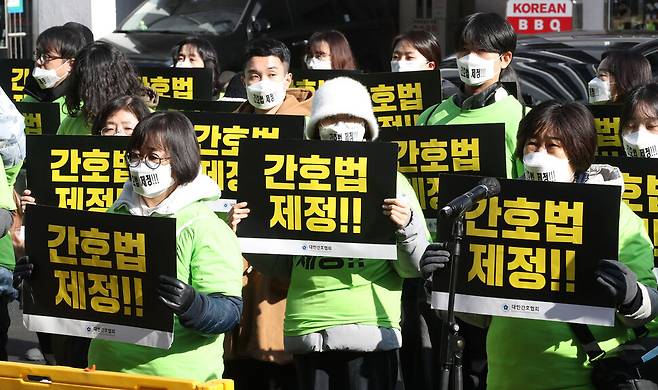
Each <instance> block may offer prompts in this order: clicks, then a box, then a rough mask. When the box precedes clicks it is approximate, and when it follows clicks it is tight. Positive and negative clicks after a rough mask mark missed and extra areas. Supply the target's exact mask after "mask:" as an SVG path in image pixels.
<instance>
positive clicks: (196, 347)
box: [19, 112, 242, 382]
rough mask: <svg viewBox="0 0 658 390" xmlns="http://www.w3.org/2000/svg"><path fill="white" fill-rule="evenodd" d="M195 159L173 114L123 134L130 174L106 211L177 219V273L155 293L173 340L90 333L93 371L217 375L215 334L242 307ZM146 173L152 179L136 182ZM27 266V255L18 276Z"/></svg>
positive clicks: (236, 253) (183, 125)
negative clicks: (159, 344) (160, 342)
mask: <svg viewBox="0 0 658 390" xmlns="http://www.w3.org/2000/svg"><path fill="white" fill-rule="evenodd" d="M200 159H201V157H200V154H199V147H198V143H197V140H196V135H195V132H194V128H193V127H192V124H191V123H190V121H189V120H188V119H187V118H186V117H185V116H184V115H183V114H181V113H178V112H157V113H153V114H151V115H150V116H148V117H146V118H145V119H144V120H142V121H141V122H140V123H139V124H138V125H137V127H136V128H135V130H134V132H133V134H132V136H131V138H130V141H129V144H128V148H127V153H126V161H127V163H128V166H129V168H128V169H129V171H130V177H131V179H130V180H128V181H127V182H126V184H125V185H124V187H123V191H122V193H121V196H120V197H119V199H117V201H116V202H115V203H114V205H113V206H112V207H111V209H110V210H109V212H111V213H118V214H131V215H139V216H147V217H148V216H153V217H166V218H175V219H176V227H177V231H176V253H177V265H176V269H177V277H176V278H172V277H168V276H164V275H161V276H160V278H159V279H160V283H159V286H158V291H157V292H158V296H159V299H160V301H162V302H163V303H164V305H165V306H166V307H167V308H168V309H169V310H171V312H172V313H173V314H175V316H174V341H173V344H172V346H171V347H170V348H169V349H160V348H152V347H145V346H141V345H133V344H128V343H122V342H115V341H110V340H100V339H94V340H92V342H91V345H90V347H89V364H90V365H96V368H97V369H99V370H107V371H121V372H128V373H139V374H147V375H157V376H166V377H172V378H181V379H190V380H195V381H198V382H205V381H209V380H212V379H220V378H221V377H222V371H223V365H222V355H223V348H222V344H223V340H224V337H223V335H222V333H224V332H226V331H228V330H229V329H231V328H232V327H233V326H235V325H236V324H237V323H238V321H239V319H240V313H241V311H242V299H241V297H240V295H241V290H242V255H241V253H240V247H239V244H238V241H237V238H236V237H235V234H234V233H233V232H232V231H231V229H230V228H229V227H228V226H227V225H226V223H225V222H224V221H222V220H221V219H219V217H217V216H216V215H215V213H214V212H213V211H212V210H211V209H210V207H209V206H208V203H209V202H212V201H214V200H217V199H219V197H220V191H219V188H218V187H217V184H216V183H215V182H214V181H213V180H212V179H210V178H209V177H207V176H206V175H203V174H201V173H199V166H200ZM145 175H148V176H149V177H152V176H154V175H156V176H157V180H149V181H146V180H140V178H141V177H143V176H145ZM146 183H149V184H146ZM153 260H154V261H157V259H153ZM34 268H35V264H32V263H30V262H29V259H28V261H26V262H25V263H24V265H23V266H22V267H21V274H20V276H19V278H22V279H24V278H28V277H30V276H31V274H32V272H33V270H34Z"/></svg>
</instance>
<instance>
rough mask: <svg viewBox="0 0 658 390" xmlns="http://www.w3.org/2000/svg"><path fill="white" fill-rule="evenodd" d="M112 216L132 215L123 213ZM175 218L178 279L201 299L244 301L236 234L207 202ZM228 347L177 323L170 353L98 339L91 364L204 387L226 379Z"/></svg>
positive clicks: (217, 337)
mask: <svg viewBox="0 0 658 390" xmlns="http://www.w3.org/2000/svg"><path fill="white" fill-rule="evenodd" d="M109 212H116V213H122V214H127V213H128V211H127V210H126V209H125V208H123V207H122V208H119V209H118V210H113V209H110V210H109ZM173 217H175V218H176V231H177V236H176V254H177V277H178V279H180V280H182V281H184V282H186V283H188V284H190V285H191V286H192V287H194V289H195V290H196V291H197V292H199V293H204V294H210V293H221V294H223V295H230V296H236V297H239V296H241V295H242V254H241V252H240V246H239V244H238V240H237V238H236V237H235V234H234V233H233V231H232V230H231V229H230V228H229V227H228V226H227V225H226V223H224V222H223V221H221V220H220V219H219V218H218V217H217V216H216V215H215V214H214V213H213V212H212V211H211V210H210V209H209V208H208V207H207V206H206V205H205V204H204V202H195V203H192V204H190V205H188V206H186V207H184V208H182V209H181V210H180V211H178V212H177V213H176V214H175V215H174V216H173ZM154 260H157V259H154ZM223 343H224V335H210V334H202V333H199V332H197V331H194V330H192V329H188V328H185V327H183V326H182V325H181V324H180V322H179V321H178V319H176V318H174V342H173V344H172V345H171V348H170V349H168V350H166V349H160V348H151V347H145V346H141V345H134V344H127V343H120V342H114V341H109V340H100V339H94V340H92V342H91V345H90V347H89V364H90V365H91V364H95V365H96V368H98V369H99V370H106V371H121V372H128V373H134V374H146V375H156V376H166V377H173V378H181V379H190V380H195V381H200V382H205V381H209V380H212V379H221V378H222V372H223V370H224V367H223V355H224V349H223Z"/></svg>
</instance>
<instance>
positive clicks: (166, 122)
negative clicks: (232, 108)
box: [126, 111, 201, 186]
mask: <svg viewBox="0 0 658 390" xmlns="http://www.w3.org/2000/svg"><path fill="white" fill-rule="evenodd" d="M151 140H152V141H154V142H156V143H157V144H160V145H162V147H163V149H165V150H166V151H167V153H169V157H170V160H169V161H170V163H171V173H172V176H173V179H174V181H175V183H176V185H177V186H180V185H184V184H187V183H190V182H191V181H192V180H194V179H195V178H196V177H197V175H198V174H199V170H200V169H201V156H200V153H199V144H198V142H197V138H196V133H195V132H194V127H193V126H192V123H191V122H190V120H189V119H187V117H186V116H185V115H183V114H181V113H180V112H177V111H159V112H154V113H152V114H150V115H148V116H147V117H146V118H144V119H142V120H141V121H140V122H139V124H137V126H136V127H135V129H134V130H133V133H132V135H131V136H130V140H129V141H128V148H127V150H126V151H127V152H132V151H135V150H141V148H142V147H143V146H144V145H145V144H146V143H147V142H149V141H151Z"/></svg>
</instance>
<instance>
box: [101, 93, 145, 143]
mask: <svg viewBox="0 0 658 390" xmlns="http://www.w3.org/2000/svg"><path fill="white" fill-rule="evenodd" d="M150 113H151V111H150V110H149V108H148V106H146V103H144V100H142V99H141V98H139V97H137V96H120V97H118V98H115V99H112V100H110V101H109V102H108V103H107V104H106V105H105V106H103V109H102V110H101V112H100V114H99V115H98V117H97V118H96V121H94V125H93V127H92V129H91V134H93V135H118V136H130V135H131V134H132V133H133V129H134V128H135V126H137V124H138V123H139V121H140V120H142V119H144V117H146V116H147V115H148V114H150Z"/></svg>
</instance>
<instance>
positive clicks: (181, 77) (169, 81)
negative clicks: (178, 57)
mask: <svg viewBox="0 0 658 390" xmlns="http://www.w3.org/2000/svg"><path fill="white" fill-rule="evenodd" d="M137 72H138V73H139V75H140V80H142V83H143V84H144V85H146V86H147V87H151V88H153V90H155V91H156V92H157V93H158V95H159V96H165V97H169V98H174V99H188V100H191V99H194V100H212V99H213V96H212V71H211V70H210V69H207V68H166V67H150V66H148V67H147V66H143V67H139V68H138V69H137Z"/></svg>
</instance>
